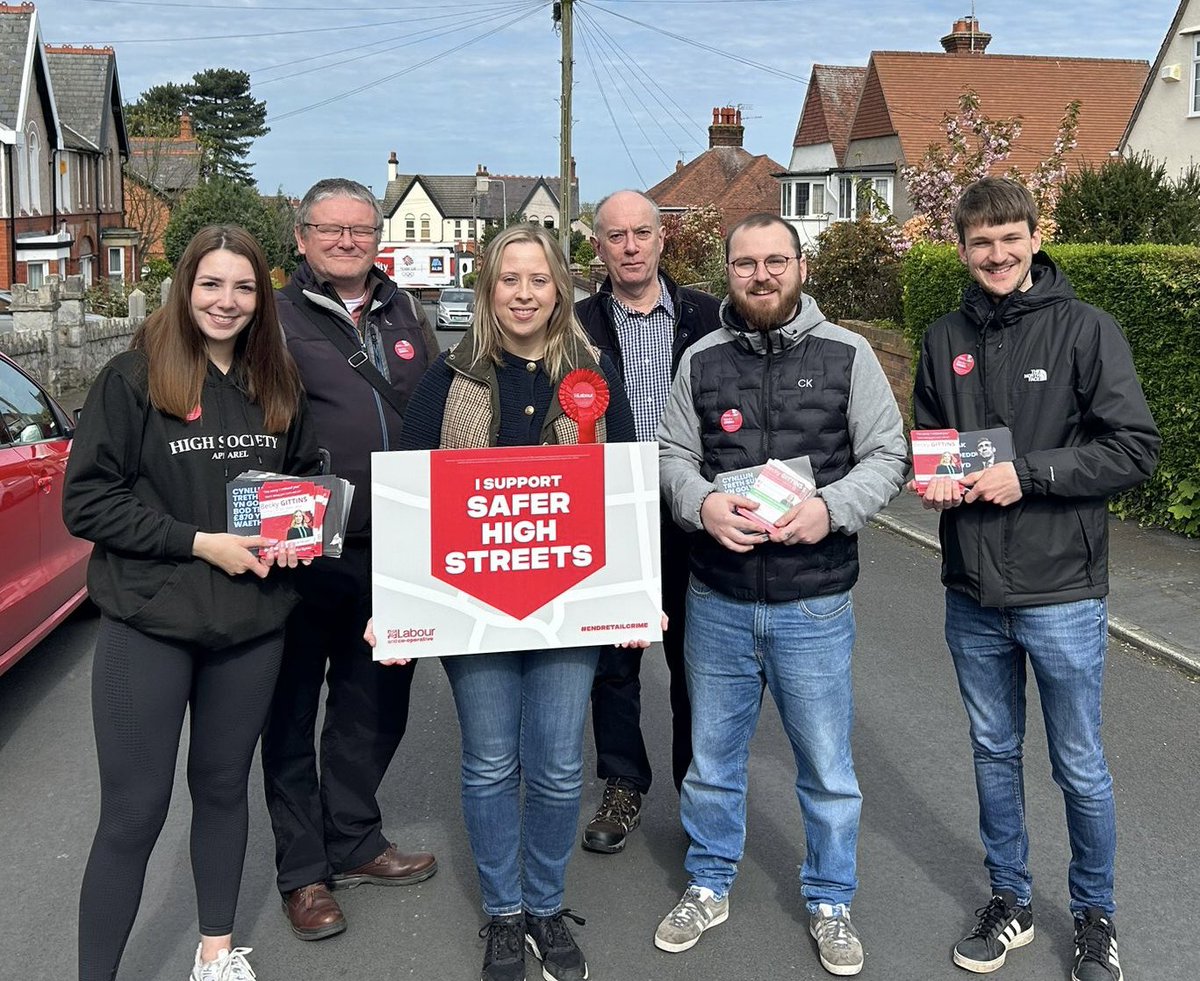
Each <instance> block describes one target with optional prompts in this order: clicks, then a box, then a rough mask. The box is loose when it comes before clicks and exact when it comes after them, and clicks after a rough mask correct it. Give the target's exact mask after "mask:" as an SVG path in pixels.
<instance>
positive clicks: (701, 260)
mask: <svg viewBox="0 0 1200 981" xmlns="http://www.w3.org/2000/svg"><path fill="white" fill-rule="evenodd" d="M662 227H663V235H664V236H665V242H664V243H663V254H662V259H661V260H660V264H661V266H662V268H663V269H664V270H666V273H667V275H668V276H670V277H671V278H672V279H673V280H675V282H677V283H679V284H681V285H685V286H692V285H694V286H698V287H700V288H702V289H707V290H708V291H709V292H710V293H713V294H715V295H716V296H724V295H725V293H726V292H727V291H728V279H727V278H726V274H725V237H724V235H723V234H722V233H721V212H719V211H718V210H717V209H716V208H715V207H713V206H712V205H711V204H710V205H706V206H705V207H703V208H692V209H690V210H688V211H685V212H683V213H678V212H669V213H667V214H665V215H663V216H662Z"/></svg>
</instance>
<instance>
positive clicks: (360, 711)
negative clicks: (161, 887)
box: [262, 178, 438, 940]
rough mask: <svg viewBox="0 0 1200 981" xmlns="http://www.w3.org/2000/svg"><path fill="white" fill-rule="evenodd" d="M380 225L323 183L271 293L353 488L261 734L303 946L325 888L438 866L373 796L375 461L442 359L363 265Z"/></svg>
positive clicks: (398, 673) (405, 688) (407, 681)
mask: <svg viewBox="0 0 1200 981" xmlns="http://www.w3.org/2000/svg"><path fill="white" fill-rule="evenodd" d="M382 232H383V213H382V211H381V210H380V207H379V202H378V201H376V199H375V195H374V194H372V193H371V190H370V189H369V188H367V187H364V186H363V185H362V184H359V183H357V182H355V181H351V180H344V179H341V178H333V179H329V180H322V181H319V182H318V183H316V184H315V185H313V187H312V188H310V189H309V191H308V193H307V194H305V196H304V199H303V200H302V201H301V202H300V208H299V210H298V211H297V213H296V229H295V234H296V245H297V247H298V248H299V250H300V254H301V256H302V257H303V261H302V262H301V263H300V266H299V268H298V269H297V270H296V271H295V273H293V274H292V278H291V281H290V282H289V283H288V284H287V286H285V287H284V288H283V289H282V290H280V291H279V293H278V295H277V296H278V301H279V319H280V322H281V323H282V324H283V330H284V334H285V336H286V338H287V345H288V350H289V351H290V352H291V354H292V357H293V358H295V360H296V364H297V366H298V367H299V369H300V377H301V379H302V381H303V382H304V388H305V390H306V392H307V394H308V399H309V405H310V407H311V409H312V419H313V424H314V425H315V427H316V430H317V437H318V442H319V443H320V445H321V446H322V447H323V448H324V449H326V450H327V451H328V452H329V455H330V463H331V469H332V471H333V473H336V474H338V475H339V476H342V477H345V478H347V479H348V480H349V481H350V482H351V483H352V484H354V487H355V494H354V500H353V503H352V506H351V510H350V518H349V523H348V526H347V534H346V541H345V546H344V549H343V552H342V556H341V557H340V558H338V559H329V558H322V559H316V560H315V561H314V562H313V564H312V566H311V567H310V568H308V569H305V570H302V571H303V574H302V575H297V576H296V585H297V589H298V590H299V592H300V593H301V602H300V604H299V606H298V607H297V608H296V610H295V612H294V613H293V614H292V616H291V618H290V620H289V621H288V625H287V635H286V643H285V647H284V661H283V669H282V670H281V672H280V675H279V681H278V684H277V686H276V689H275V698H274V701H273V703H272V706H271V712H270V715H269V716H268V719H267V725H266V729H265V731H264V733H263V742H262V762H263V782H264V789H265V791H266V797H267V808H268V810H269V811H270V814H271V824H272V827H273V829H274V831H275V861H276V867H277V870H278V876H277V882H278V886H279V891H280V893H281V894H282V895H283V909H284V912H285V914H286V915H287V918H288V922H289V923H290V925H291V928H292V932H293V933H294V934H295V935H296V936H297V937H299V938H300V939H301V940H319V939H321V938H322V937H329V936H333V935H334V934H336V933H341V932H342V931H343V930H345V929H346V920H345V917H344V916H343V915H342V911H341V908H340V907H339V905H338V902H337V900H336V899H335V898H334V897H333V894H332V893H331V892H330V889H331V888H333V889H337V888H339V887H341V888H348V887H352V886H357V885H360V884H363V883H374V884H376V885H407V884H410V883H414V882H420V881H422V880H424V879H427V878H429V877H430V876H431V875H433V873H434V872H435V871H436V870H437V863H436V861H435V860H434V857H433V856H432V855H429V854H427V853H415V854H405V853H403V852H400V851H399V850H398V849H397V848H396V846H395V845H394V844H392V843H391V842H390V841H389V840H388V839H387V838H386V837H385V836H384V833H383V828H382V824H383V820H382V817H381V815H380V812H379V804H378V803H377V801H376V799H375V795H376V792H377V791H378V789H379V784H380V782H381V781H382V780H383V775H384V773H385V772H386V770H387V768H388V765H389V764H390V763H391V761H392V757H393V756H394V755H395V752H396V749H397V747H398V746H399V745H400V739H401V737H402V736H403V735H404V729H405V726H406V725H407V722H408V696H409V689H410V687H411V685H412V677H413V669H414V664H412V663H410V664H408V665H407V666H404V667H387V666H384V665H380V664H376V663H375V662H374V661H373V660H372V656H371V649H370V648H369V647H368V646H367V645H366V643H365V642H364V641H363V639H362V636H363V628H364V627H365V626H366V623H367V618H368V617H369V616H370V605H371V549H370V545H371V494H370V478H371V453H373V452H376V451H383V450H389V449H394V448H395V446H396V440H397V438H398V436H399V434H400V427H401V423H402V422H403V418H402V416H403V411H404V408H405V406H406V405H407V402H408V399H409V396H410V395H411V394H412V392H413V390H414V389H415V388H416V386H417V383H418V382H419V381H420V379H421V376H422V375H423V374H424V373H425V369H426V367H428V366H429V364H430V363H431V362H432V361H433V359H434V358H435V357H436V356H437V353H438V343H437V340H436V338H435V336H434V334H433V331H432V330H431V329H430V326H429V321H428V319H427V318H426V316H425V312H424V310H423V309H422V308H421V305H420V304H419V303H417V302H416V300H414V299H413V297H412V296H411V295H409V294H408V293H405V292H403V291H402V290H400V289H398V288H397V286H396V284H395V283H393V282H392V281H391V280H390V279H389V278H388V277H387V276H385V275H384V274H383V273H382V272H380V270H379V269H377V268H376V266H375V256H376V254H377V253H378V251H379V241H380V236H381V234H382ZM325 683H327V684H328V695H327V696H326V699H325V721H324V725H323V727H322V729H321V741H320V762H319V764H318V759H317V750H316V747H315V745H314V737H315V729H316V721H317V715H318V713H319V710H320V705H321V689H322V686H323V684H325Z"/></svg>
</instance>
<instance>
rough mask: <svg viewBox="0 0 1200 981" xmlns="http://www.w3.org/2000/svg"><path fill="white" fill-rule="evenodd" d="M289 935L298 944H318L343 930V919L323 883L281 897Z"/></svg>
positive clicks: (336, 902) (303, 887)
mask: <svg viewBox="0 0 1200 981" xmlns="http://www.w3.org/2000/svg"><path fill="white" fill-rule="evenodd" d="M283 911H284V913H286V914H287V918H288V923H290V924H291V925H292V933H294V934H295V935H296V936H297V937H299V938H300V939H301V940H320V939H322V938H323V937H332V936H333V935H334V934H335V933H341V932H342V931H343V930H345V929H346V917H344V916H343V915H342V908H341V907H340V906H339V905H338V901H337V900H336V899H334V898H333V893H331V892H330V891H329V887H328V886H326V885H325V883H324V882H314V883H313V884H312V885H311V886H301V887H300V888H299V889H293V890H292V891H291V892H289V893H288V894H287V895H286V896H284V897H283Z"/></svg>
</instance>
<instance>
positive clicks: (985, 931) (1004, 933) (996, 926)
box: [954, 889, 1111, 981]
mask: <svg viewBox="0 0 1200 981" xmlns="http://www.w3.org/2000/svg"><path fill="white" fill-rule="evenodd" d="M975 915H976V916H977V917H979V922H978V923H976V924H975V929H974V930H972V931H971V932H970V933H969V934H968V935H967V936H965V937H963V939H962V940H960V941H959V942H958V943H956V944H955V945H954V963H955V964H957V965H958V966H959V967H961V968H964V969H965V970H968V971H974V972H975V973H976V974H989V973H991V972H992V971H995V970H997V969H999V968H1000V967H1002V966H1003V965H1004V958H1005V957H1007V956H1008V951H1009V950H1010V949H1011V948H1013V947H1024V946H1025V945H1026V944H1027V943H1029V942H1030V941H1031V940H1032V939H1033V909H1032V907H1030V906H1020V905H1018V904H1017V894H1016V893H1014V892H1011V891H1009V890H1008V889H1000V890H998V891H997V892H996V895H994V896H993V897H992V901H991V902H990V903H988V904H987V905H986V906H982V907H980V908H979V909H977V910H976V911H975ZM1076 981H1085V979H1083V978H1077V979H1076ZM1086 981H1091V978H1088V979H1086ZM1107 981H1111V979H1107Z"/></svg>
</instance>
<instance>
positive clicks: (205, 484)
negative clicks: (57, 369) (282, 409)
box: [63, 351, 318, 649]
mask: <svg viewBox="0 0 1200 981" xmlns="http://www.w3.org/2000/svg"><path fill="white" fill-rule="evenodd" d="M148 367H149V366H148V363H147V361H146V356H145V355H144V354H143V353H141V352H139V351H127V352H125V353H123V354H119V355H117V356H116V357H115V358H113V359H112V361H110V362H109V363H108V364H107V365H106V366H105V367H104V368H103V370H102V371H101V372H100V375H99V377H98V378H97V379H96V382H95V383H94V384H93V386H92V389H91V391H90V393H89V394H88V398H87V402H86V404H85V405H84V408H83V412H82V414H81V416H80V425H79V429H78V430H77V431H76V434H75V440H74V445H73V446H72V449H71V457H70V462H69V464H68V466H67V482H66V487H65V491H64V494H63V517H64V519H65V521H66V524H67V528H68V530H69V531H70V532H71V534H73V535H76V536H78V537H80V538H84V539H87V540H89V541H92V542H94V543H95V548H94V549H93V551H92V558H91V561H90V562H89V564H88V593H89V594H90V596H91V598H92V600H93V601H94V602H95V603H96V605H97V606H98V607H100V609H101V610H102V611H103V612H104V613H105V614H106V615H107V616H110V617H112V618H114V619H117V620H121V621H124V622H126V623H128V624H129V625H130V626H132V627H134V628H135V629H137V630H140V631H142V632H143V633H146V634H150V635H152V636H155V637H160V638H163V639H166V640H173V641H180V642H184V643H195V644H199V645H202V646H205V647H209V648H213V649H219V648H224V647H228V646H231V645H233V644H238V643H242V642H244V641H247V640H251V639H253V638H255V637H259V636H262V635H263V634H267V633H270V632H271V631H274V630H279V629H282V627H283V623H284V621H285V619H286V618H287V615H288V613H289V612H290V611H291V609H292V607H293V606H294V605H295V602H296V597H295V593H294V592H293V590H292V588H291V586H290V584H289V582H288V579H289V576H288V575H286V574H281V573H283V570H279V569H274V568H273V569H272V570H271V572H270V573H269V574H268V575H267V577H266V578H265V579H259V578H258V577H257V576H256V575H254V574H253V573H252V572H245V573H242V574H241V575H238V576H231V575H229V574H228V573H226V572H224V571H222V570H221V569H219V568H217V567H216V566H213V565H211V564H210V563H208V562H206V561H205V560H203V559H200V558H197V557H195V556H194V555H193V554H192V543H193V539H194V538H195V535H196V533H197V532H198V531H200V532H224V531H225V530H226V505H225V501H226V484H227V483H228V482H229V481H230V480H231V479H233V478H234V477H236V476H237V475H238V474H239V473H241V472H242V471H243V470H251V469H255V470H267V471H276V472H279V473H285V474H297V475H301V474H309V473H315V472H316V470H317V464H318V455H317V442H316V436H315V432H314V430H313V427H312V424H311V421H310V418H309V412H308V406H307V401H306V399H304V398H303V397H302V398H301V404H300V407H299V410H298V412H297V414H296V415H295V416H294V417H293V419H292V424H291V426H290V428H289V429H288V431H287V432H285V433H280V434H272V433H268V432H267V431H266V427H265V425H264V423H263V413H262V408H261V407H260V406H259V405H257V404H255V403H254V402H252V401H251V400H250V398H249V396H248V395H247V394H246V392H245V391H243V389H242V388H241V387H240V386H239V384H238V379H237V373H236V369H235V370H233V371H230V372H229V374H223V373H222V372H221V371H220V370H219V369H217V368H216V367H215V366H214V365H212V364H210V365H209V366H208V373H207V375H206V376H205V379H204V387H203V390H202V392H201V396H200V405H199V406H197V409H198V411H197V412H193V413H191V414H190V417H189V419H188V420H186V421H185V420H182V419H177V418H175V417H174V416H170V415H167V414H165V413H162V412H159V411H158V410H156V409H155V408H154V407H153V406H152V405H150V400H149V390H148V385H149V383H148V377H147V373H148Z"/></svg>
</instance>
